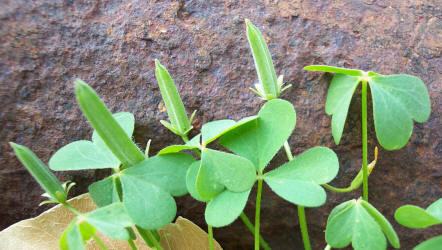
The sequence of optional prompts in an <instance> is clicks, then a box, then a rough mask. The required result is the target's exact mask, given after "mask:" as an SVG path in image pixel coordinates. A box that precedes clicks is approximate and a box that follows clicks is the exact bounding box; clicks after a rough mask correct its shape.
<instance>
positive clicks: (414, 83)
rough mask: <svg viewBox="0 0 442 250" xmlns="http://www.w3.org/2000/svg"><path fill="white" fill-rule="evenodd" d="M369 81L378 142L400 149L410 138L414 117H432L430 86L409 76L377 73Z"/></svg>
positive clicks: (420, 118)
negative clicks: (428, 87) (377, 74)
mask: <svg viewBox="0 0 442 250" xmlns="http://www.w3.org/2000/svg"><path fill="white" fill-rule="evenodd" d="M369 83H370V89H371V95H372V98H373V116H374V125H375V129H376V136H377V138H378V141H379V143H380V144H381V145H382V146H383V147H384V148H385V149H388V150H394V149H400V148H402V147H403V146H405V144H406V143H407V141H408V140H409V139H410V136H411V133H412V130H413V120H415V121H417V122H425V121H426V120H428V118H429V117H430V111H431V103H430V97H429V95H428V91H427V87H426V86H425V84H424V83H423V82H422V80H421V79H419V78H418V77H415V76H410V75H389V76H374V77H372V78H371V80H370V81H369Z"/></svg>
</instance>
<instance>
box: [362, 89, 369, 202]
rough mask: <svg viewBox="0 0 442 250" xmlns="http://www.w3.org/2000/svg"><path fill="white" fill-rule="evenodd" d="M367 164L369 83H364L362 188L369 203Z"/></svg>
mask: <svg viewBox="0 0 442 250" xmlns="http://www.w3.org/2000/svg"><path fill="white" fill-rule="evenodd" d="M367 163H368V161H367V81H362V171H363V172H362V174H363V175H362V178H363V180H362V181H363V182H362V185H363V187H362V188H363V198H364V200H365V201H368V168H367Z"/></svg>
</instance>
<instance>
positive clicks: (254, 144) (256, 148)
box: [220, 99, 296, 172]
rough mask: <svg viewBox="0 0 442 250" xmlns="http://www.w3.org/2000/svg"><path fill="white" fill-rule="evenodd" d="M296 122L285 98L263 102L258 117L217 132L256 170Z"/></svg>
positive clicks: (224, 142)
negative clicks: (224, 132) (222, 133)
mask: <svg viewBox="0 0 442 250" xmlns="http://www.w3.org/2000/svg"><path fill="white" fill-rule="evenodd" d="M295 124H296V112H295V109H294V108H293V105H292V104H291V103H289V102H287V101H284V100H280V99H274V100H270V101H268V102H266V103H265V104H264V106H263V107H262V108H261V110H260V111H259V113H258V119H257V120H253V121H250V122H248V123H247V124H244V125H242V126H239V127H237V128H235V129H233V130H231V131H229V132H228V133H226V134H225V135H223V136H221V138H220V142H221V144H222V145H223V146H225V147H226V148H228V149H229V150H231V151H232V152H234V153H236V154H238V155H240V156H242V157H245V158H247V159H249V160H250V161H251V162H253V164H254V165H255V167H256V169H257V170H258V171H259V172H262V171H263V170H264V168H265V167H266V166H267V164H268V163H269V162H270V160H271V159H272V158H273V156H275V154H276V153H277V152H278V151H279V149H280V148H281V147H282V145H283V144H284V142H285V141H286V140H287V138H288V137H289V136H290V134H291V133H292V131H293V129H294V128H295Z"/></svg>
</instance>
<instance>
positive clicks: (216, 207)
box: [205, 190, 250, 227]
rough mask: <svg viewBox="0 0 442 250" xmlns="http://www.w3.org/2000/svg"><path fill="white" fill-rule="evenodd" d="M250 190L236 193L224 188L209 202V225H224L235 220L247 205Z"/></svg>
mask: <svg viewBox="0 0 442 250" xmlns="http://www.w3.org/2000/svg"><path fill="white" fill-rule="evenodd" d="M249 194H250V190H248V191H245V192H242V193H235V192H231V191H229V190H224V191H223V192H222V193H220V194H219V195H217V196H216V197H215V198H213V199H212V200H210V201H209V202H208V203H207V207H206V212H205V218H206V222H207V224H208V225H211V226H214V227H224V226H227V225H229V224H230V223H232V222H233V221H235V220H236V219H237V218H238V217H239V215H240V214H241V212H242V211H243V210H244V207H245V206H246V203H247V200H248V198H249Z"/></svg>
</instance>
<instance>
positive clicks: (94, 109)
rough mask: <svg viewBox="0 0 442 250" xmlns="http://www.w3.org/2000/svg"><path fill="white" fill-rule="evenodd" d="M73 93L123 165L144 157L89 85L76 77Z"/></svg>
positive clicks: (133, 163) (138, 161)
mask: <svg viewBox="0 0 442 250" xmlns="http://www.w3.org/2000/svg"><path fill="white" fill-rule="evenodd" d="M75 94H76V97H77V101H78V105H79V106H80V108H81V110H82V111H83V114H84V115H85V116H86V118H87V119H88V121H89V122H90V124H91V126H92V127H93V128H94V129H95V130H96V131H97V133H98V135H100V137H101V139H102V140H103V141H104V142H105V144H106V146H107V147H108V148H109V149H110V151H112V153H113V154H114V155H115V157H117V158H118V159H119V161H120V162H121V163H122V164H123V166H125V167H131V166H133V165H135V164H138V163H140V162H141V161H143V160H144V159H145V156H144V154H143V153H142V152H141V151H140V149H139V148H138V147H137V146H136V145H135V143H134V142H133V141H132V140H131V138H130V136H128V135H127V134H126V132H125V131H124V130H123V128H122V127H121V126H120V125H119V124H118V122H117V121H116V120H115V118H114V117H113V116H112V114H111V113H110V111H109V109H108V108H107V107H106V105H105V104H104V103H103V101H101V100H100V97H98V95H97V93H96V92H95V91H94V90H93V89H92V88H91V87H90V86H89V85H87V84H86V83H85V82H83V81H81V80H79V79H76V80H75Z"/></svg>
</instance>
